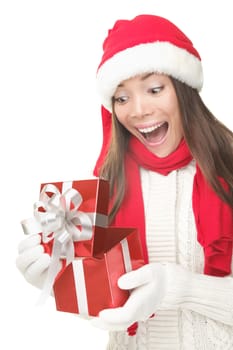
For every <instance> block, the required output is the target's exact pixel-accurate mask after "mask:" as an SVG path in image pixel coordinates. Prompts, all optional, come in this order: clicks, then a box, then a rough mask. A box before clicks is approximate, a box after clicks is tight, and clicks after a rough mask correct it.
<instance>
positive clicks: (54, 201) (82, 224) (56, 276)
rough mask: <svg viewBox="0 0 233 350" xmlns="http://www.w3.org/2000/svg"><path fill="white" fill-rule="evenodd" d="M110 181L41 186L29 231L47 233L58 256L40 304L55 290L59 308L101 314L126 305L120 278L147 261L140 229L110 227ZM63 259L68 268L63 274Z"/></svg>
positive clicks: (47, 243)
mask: <svg viewBox="0 0 233 350" xmlns="http://www.w3.org/2000/svg"><path fill="white" fill-rule="evenodd" d="M108 206H109V183H108V181H105V180H102V179H98V178H94V179H88V180H77V181H70V182H53V183H44V184H42V185H41V189H40V198H39V201H38V202H36V203H35V204H34V217H33V218H31V219H27V220H24V221H23V222H22V226H23V229H24V231H25V233H36V232H37V233H39V232H40V233H41V237H42V244H43V246H44V249H45V251H46V252H47V253H48V254H50V255H51V256H52V259H51V264H50V266H49V269H48V276H47V279H46V281H45V284H44V287H43V290H42V293H41V296H40V299H39V304H40V303H43V302H44V301H45V300H46V298H47V297H48V296H49V295H50V294H51V291H52V289H53V292H54V296H55V301H56V308H57V310H59V311H64V312H71V313H77V314H83V315H89V316H96V315H97V314H98V313H99V311H100V310H102V309H104V308H112V307H118V306H121V305H123V304H124V303H125V301H126V300H127V298H128V296H129V292H128V291H124V290H121V289H120V288H119V287H118V285H117V281H118V278H119V277H120V276H121V275H123V274H124V273H126V272H128V271H130V270H133V269H136V268H138V267H140V266H142V265H143V264H144V260H143V253H142V249H141V243H140V237H139V233H138V231H137V229H135V228H116V227H108ZM60 260H62V261H63V268H62V270H61V271H60V272H59V266H60Z"/></svg>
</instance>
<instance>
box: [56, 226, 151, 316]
mask: <svg viewBox="0 0 233 350" xmlns="http://www.w3.org/2000/svg"><path fill="white" fill-rule="evenodd" d="M96 233H97V234H98V235H99V236H100V237H102V239H101V241H99V243H101V244H98V245H96V246H94V250H93V257H91V258H90V257H83V258H76V259H75V260H74V261H73V262H72V263H70V264H69V265H68V266H67V267H66V268H65V269H64V270H63V271H62V272H61V273H60V274H59V275H58V276H57V279H56V281H55V283H54V287H53V289H54V296H55V301H56V308H57V310H58V311H63V312H71V313H77V314H82V315H89V316H96V315H98V313H99V311H101V310H103V309H105V308H113V307H119V306H122V305H123V304H124V303H125V302H126V300H127V299H128V297H129V291H126V290H122V289H120V288H119V287H118V285H117V281H118V278H119V277H120V276H121V275H123V274H124V273H126V272H129V271H130V270H134V269H136V268H139V267H140V266H142V265H143V264H144V259H143V253H142V249H141V243H140V237H139V234H138V231H137V229H134V228H111V227H110V228H99V227H97V228H96V229H95V234H96Z"/></svg>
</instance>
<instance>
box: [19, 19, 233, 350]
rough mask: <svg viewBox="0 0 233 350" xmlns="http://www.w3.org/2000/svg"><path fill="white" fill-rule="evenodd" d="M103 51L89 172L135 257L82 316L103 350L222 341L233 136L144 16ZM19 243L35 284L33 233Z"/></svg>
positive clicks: (44, 259)
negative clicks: (99, 128) (96, 145)
mask: <svg viewBox="0 0 233 350" xmlns="http://www.w3.org/2000/svg"><path fill="white" fill-rule="evenodd" d="M103 50H104V53H103V57H102V60H101V63H100V65H99V67H98V72H97V84H98V89H99V92H100V96H101V98H102V104H103V106H102V121H103V136H104V138H103V147H102V150H101V153H100V156H99V159H98V161H97V163H96V166H95V171H94V173H95V175H97V176H100V177H103V178H106V179H108V180H109V182H110V187H111V198H112V200H111V208H110V220H111V225H113V226H114V225H115V226H131V227H132V226H133V227H138V229H139V231H140V234H141V242H142V246H143V251H144V256H145V261H146V265H145V266H143V267H142V268H139V269H138V270H136V271H133V272H130V273H127V274H125V275H123V276H122V277H121V278H120V279H119V286H120V288H123V289H128V290H130V291H131V294H130V297H129V299H128V301H127V302H126V304H125V305H124V306H123V307H121V308H116V309H108V310H103V311H101V312H100V314H99V317H97V318H94V319H93V320H92V322H93V324H95V325H96V326H98V327H102V328H104V329H108V330H109V331H110V339H109V345H108V349H114V350H115V349H122V350H123V349H134V350H143V349H148V350H154V349H155V350H162V349H168V350H176V349H177V350H181V349H184V350H202V349H203V350H204V349H208V350H212V349H219V350H220V349H232V348H233V278H232V276H231V264H232V239H233V210H232V208H233V153H232V145H233V133H232V132H231V131H230V130H229V129H227V128H226V127H225V126H224V125H223V124H221V123H220V121H218V120H217V119H216V118H215V117H214V116H213V115H212V114H211V112H210V111H209V110H208V108H207V107H206V106H205V104H204V103H203V101H202V100H201V97H200V95H199V91H200V90H201V87H202V83H203V76H202V65H201V58H200V55H199V53H198V52H197V50H196V49H195V48H194V46H193V44H192V42H191V41H190V40H189V39H188V38H187V36H186V35H185V34H184V33H183V32H182V31H180V29H179V28H177V27H176V26H175V25H174V24H173V23H171V22H170V21H168V20H166V19H164V18H161V17H158V16H153V15H140V16H137V17H135V18H133V19H132V20H119V21H117V22H116V23H115V25H114V27H113V28H112V29H111V30H110V31H109V33H108V36H107V38H106V40H105V41H104V45H103ZM19 251H20V254H19V257H18V258H17V266H18V267H19V269H20V270H21V271H22V272H23V274H24V275H25V277H26V279H27V280H28V281H29V282H31V283H32V284H37V285H38V284H39V285H41V283H42V281H43V278H44V277H42V278H40V277H41V276H42V275H43V276H45V275H46V271H47V268H48V266H49V263H50V258H49V257H48V256H47V254H45V253H44V251H43V248H42V246H41V244H40V237H39V236H34V237H30V239H27V240H25V241H23V242H22V243H21V244H20V248H19ZM29 252H30V254H29ZM29 256H30V258H29ZM38 282H39V283H38Z"/></svg>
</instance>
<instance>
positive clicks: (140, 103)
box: [130, 95, 152, 118]
mask: <svg viewBox="0 0 233 350" xmlns="http://www.w3.org/2000/svg"><path fill="white" fill-rule="evenodd" d="M151 114H152V108H151V106H150V104H149V102H148V100H147V99H146V97H145V96H142V95H136V96H134V97H133V98H132V100H131V105H130V116H131V118H143V117H146V116H149V115H151Z"/></svg>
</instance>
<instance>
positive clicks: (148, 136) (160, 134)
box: [138, 122, 168, 144]
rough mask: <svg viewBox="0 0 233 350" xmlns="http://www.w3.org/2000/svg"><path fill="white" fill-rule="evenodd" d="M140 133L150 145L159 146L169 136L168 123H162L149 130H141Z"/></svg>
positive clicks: (148, 128)
mask: <svg viewBox="0 0 233 350" xmlns="http://www.w3.org/2000/svg"><path fill="white" fill-rule="evenodd" d="M138 131H139V132H140V133H141V135H142V136H143V137H144V138H145V140H146V141H147V142H148V143H150V144H158V143H160V142H161V141H163V140H164V138H165V136H166V134H167V131H168V123H167V122H162V123H159V124H156V125H153V126H150V127H147V128H139V129H138Z"/></svg>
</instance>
